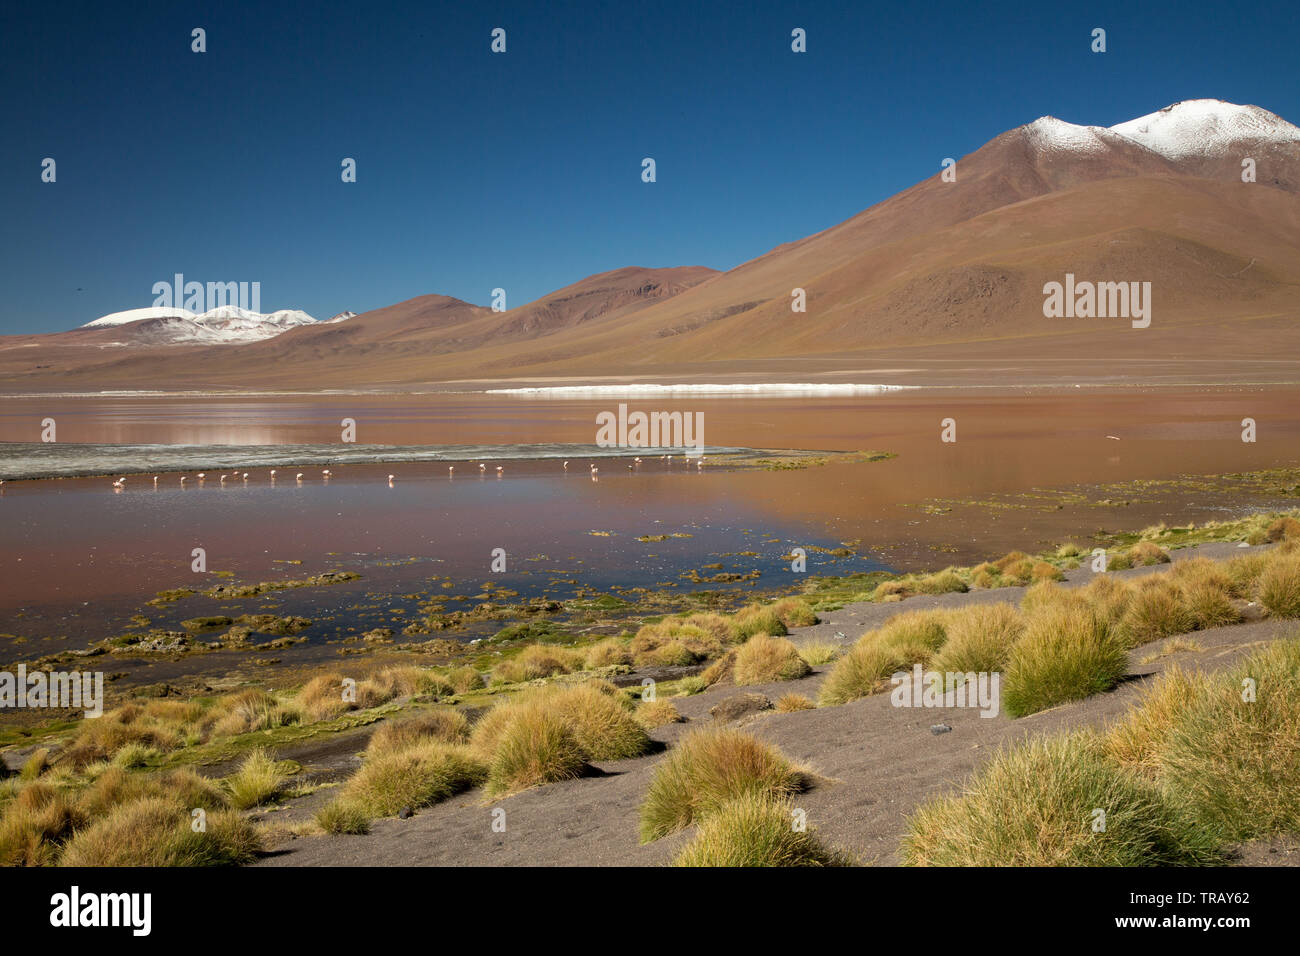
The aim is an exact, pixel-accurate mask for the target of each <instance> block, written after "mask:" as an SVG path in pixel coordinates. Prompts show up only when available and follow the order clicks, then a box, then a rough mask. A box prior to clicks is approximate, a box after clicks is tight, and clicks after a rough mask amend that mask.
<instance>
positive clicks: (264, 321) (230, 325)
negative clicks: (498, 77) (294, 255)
mask: <svg viewBox="0 0 1300 956" xmlns="http://www.w3.org/2000/svg"><path fill="white" fill-rule="evenodd" d="M354 314H355V313H352V312H343V313H340V314H339V315H337V316H335V317H334V318H332V319H329V320H328V321H330V322H340V321H343V320H344V319H349V318H352V316H353V315H354ZM317 324H323V323H317V321H316V320H315V319H314V318H312V317H311V316H310V315H308V314H307V313H306V312H303V311H301V310H298V309H280V310H279V311H276V312H269V313H262V312H252V311H249V310H248V309H242V308H240V307H239V306H235V305H226V306H221V307H219V308H216V309H212V310H210V311H208V312H204V313H202V314H201V315H196V314H195V313H193V312H190V311H189V310H187V309H174V308H164V307H156V306H155V307H150V308H144V309H128V310H127V311H125V312H114V313H112V314H111V315H105V316H101V317H100V318H98V319H95V320H94V321H93V322H87V323H86V324H85V325H83V326H82V328H85V329H98V328H104V327H110V326H111V327H117V328H120V329H121V330H122V332H123V334H124V339H123V341H120V342H114V343H110V344H118V345H236V344H241V343H244V342H260V341H262V340H263V339H269V338H274V337H275V336H277V335H279V334H281V333H282V332H286V331H288V330H289V329H293V328H298V327H300V326H304V325H317Z"/></svg>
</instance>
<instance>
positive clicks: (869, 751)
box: [258, 544, 1300, 866]
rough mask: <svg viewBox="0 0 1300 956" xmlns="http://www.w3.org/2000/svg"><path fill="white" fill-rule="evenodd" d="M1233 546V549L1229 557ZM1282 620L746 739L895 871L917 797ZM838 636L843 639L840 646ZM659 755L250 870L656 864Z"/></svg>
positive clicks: (812, 681) (814, 811) (1073, 575)
mask: <svg viewBox="0 0 1300 956" xmlns="http://www.w3.org/2000/svg"><path fill="white" fill-rule="evenodd" d="M1243 550H1244V549H1243ZM1238 553H1241V551H1239V550H1238V549H1237V548H1236V546H1234V545H1226V544H1225V545H1219V544H1215V545H1206V546H1203V547H1201V548H1198V549H1188V550H1184V551H1180V552H1175V553H1174V555H1173V557H1174V560H1185V559H1186V558H1188V557H1191V556H1193V555H1194V554H1205V555H1208V556H1211V557H1228V556H1231V555H1233V554H1238ZM1158 570H1159V568H1141V569H1133V570H1131V571H1123V572H1116V573H1118V574H1120V575H1122V576H1125V577H1128V576H1136V575H1141V574H1145V573H1152V572H1153V571H1158ZM1068 577H1069V579H1070V580H1069V583H1070V584H1074V585H1078V584H1080V583H1083V582H1086V581H1087V579H1088V578H1089V577H1090V572H1089V571H1088V570H1087V568H1086V566H1085V567H1084V568H1081V569H1079V570H1076V571H1074V572H1070V574H1069V576H1068ZM1023 591H1024V589H1023V588H1005V589H999V590H996V591H979V592H972V593H968V594H948V595H942V596H937V597H918V598H912V599H908V600H907V601H905V602H903V604H902V605H898V604H883V605H881V604H859V605H849V606H846V607H844V608H843V609H842V610H839V611H835V612H831V613H828V614H825V615H823V616H824V618H825V620H824V621H823V622H822V623H821V624H818V625H816V626H814V627H809V628H804V629H801V630H800V631H798V632H797V633H796V634H795V635H794V636H793V639H794V640H795V641H796V642H797V643H798V642H802V641H807V640H811V639H820V640H825V639H834V640H838V641H841V642H842V643H844V644H846V645H847V644H849V643H851V642H852V641H853V640H855V639H856V638H857V637H858V636H860V635H861V634H862V632H863V631H865V630H867V629H869V628H871V627H873V626H875V625H877V624H879V623H881V622H882V621H883V620H884V619H885V618H887V617H889V616H890V615H892V614H895V613H898V611H900V610H902V609H906V610H912V609H919V608H925V607H946V606H957V605H962V604H971V603H976V602H981V603H983V602H996V601H1008V602H1018V601H1019V599H1020V597H1021V596H1022V594H1023ZM1298 630H1300V628H1297V625H1296V623H1295V622H1288V621H1272V620H1265V621H1258V622H1254V623H1249V624H1239V625H1235V626H1232V627H1225V628H1217V629H1214V630H1208V631H1201V632H1198V633H1197V634H1196V635H1195V636H1194V639H1195V641H1196V642H1197V643H1198V644H1199V645H1200V646H1201V648H1202V650H1200V651H1195V652H1191V651H1180V652H1177V653H1174V654H1172V655H1169V656H1166V657H1163V658H1161V659H1159V660H1155V661H1152V662H1151V663H1148V664H1142V663H1140V661H1141V659H1143V658H1145V657H1149V656H1151V655H1152V654H1154V653H1156V652H1157V650H1158V649H1159V644H1158V643H1157V644H1151V645H1147V646H1144V647H1141V648H1138V649H1137V650H1136V651H1135V652H1134V653H1133V655H1132V666H1131V669H1130V677H1129V679H1128V680H1126V681H1125V682H1124V683H1122V684H1121V685H1120V686H1119V687H1117V688H1116V689H1115V690H1113V691H1111V692H1109V693H1105V694H1100V695H1097V696H1095V697H1092V698H1089V699H1088V700H1085V701H1081V702H1078V703H1074V704H1069V705H1064V706H1061V707H1057V708H1054V709H1052V710H1048V711H1044V712H1041V713H1038V714H1034V715H1032V716H1029V717H1024V718H1021V719H1019V720H1012V719H1011V718H1009V717H1007V716H1006V715H1004V714H999V715H998V716H997V717H993V718H983V717H981V716H980V715H979V712H978V711H976V710H972V709H957V708H946V709H926V710H921V709H913V708H895V707H892V706H891V705H890V701H889V695H888V694H877V695H875V696H872V697H868V698H865V699H862V700H858V701H854V702H853V703H850V704H846V705H843V706H839V707H826V708H819V709H816V710H808V711H800V712H796V713H791V714H777V713H773V712H771V711H768V712H766V713H762V714H758V715H752V716H751V717H749V718H745V719H742V721H741V723H742V724H743V725H744V726H745V727H746V729H747V730H748V731H750V732H752V733H754V734H756V735H757V736H759V737H762V738H764V739H766V740H769V741H771V742H772V743H774V744H776V745H777V746H778V747H780V748H781V749H782V750H783V751H784V752H785V753H786V754H787V755H788V756H790V757H791V758H792V759H794V760H795V761H798V762H801V763H804V764H806V765H807V766H808V767H809V768H810V769H811V770H813V771H814V772H815V773H817V774H818V775H820V776H821V777H822V778H825V779H824V780H823V781H822V782H820V783H818V784H817V785H816V786H815V787H814V788H813V789H812V790H811V791H809V792H808V793H806V794H802V795H800V796H799V797H797V798H796V800H795V806H797V807H799V808H802V809H804V810H805V811H806V812H807V814H808V822H809V824H810V826H811V827H813V828H815V829H816V830H818V831H819V833H820V835H821V837H822V838H823V839H825V840H826V841H828V842H830V843H834V844H838V845H839V846H842V847H844V848H846V849H848V850H850V851H851V852H853V853H854V854H855V855H856V856H857V857H858V858H859V860H860V861H861V862H863V863H869V864H870V863H874V864H882V865H890V864H897V863H898V862H899V855H898V851H899V845H900V841H901V839H902V837H903V834H904V832H905V826H906V818H907V816H908V814H909V813H910V812H911V811H912V810H913V808H915V807H916V806H917V804H918V803H920V802H922V801H923V800H925V799H927V798H928V797H931V796H933V795H936V794H942V793H948V792H951V791H952V790H953V789H954V788H955V787H957V786H958V785H959V784H960V782H961V781H962V780H963V779H964V778H965V777H967V776H968V775H969V774H970V773H971V772H972V771H974V770H975V769H976V768H977V767H979V766H980V765H981V764H982V763H983V762H984V761H985V760H986V759H988V757H989V756H991V755H992V753H993V752H995V751H996V749H997V748H999V747H1001V746H1004V745H1007V744H1011V743H1014V742H1017V741H1020V740H1022V739H1024V738H1026V737H1029V736H1030V735H1039V734H1048V733H1053V732H1060V731H1065V730H1070V729H1074V728H1078V727H1083V726H1092V727H1100V726H1103V725H1105V724H1106V723H1108V722H1111V721H1113V720H1115V719H1116V718H1118V717H1120V716H1121V715H1122V714H1123V713H1124V712H1125V711H1126V710H1128V708H1129V707H1130V706H1131V705H1132V704H1133V703H1134V702H1135V701H1137V700H1138V699H1139V697H1140V695H1141V694H1142V692H1143V689H1144V688H1145V687H1146V686H1148V685H1149V683H1150V680H1151V678H1152V677H1153V675H1155V674H1157V673H1159V672H1160V671H1161V670H1162V669H1163V668H1164V667H1165V666H1167V665H1168V664H1169V663H1171V662H1175V661H1176V662H1178V663H1179V664H1182V665H1183V666H1190V665H1195V666H1198V667H1201V668H1203V669H1206V670H1217V669H1219V668H1222V667H1225V666H1228V665H1230V664H1232V663H1234V662H1235V661H1236V660H1238V659H1239V658H1240V657H1242V656H1244V655H1245V654H1247V653H1249V652H1250V650H1252V649H1253V648H1255V647H1257V646H1258V645H1259V644H1260V643H1262V642H1266V641H1269V640H1273V639H1276V638H1278V637H1283V636H1291V635H1293V634H1295V633H1297V631H1298ZM840 635H842V637H841V636H840ZM827 669H828V668H827V667H819V668H817V669H816V670H815V672H814V673H813V674H811V675H810V676H808V677H807V678H804V679H802V680H798V681H786V682H782V683H778V684H771V685H762V686H756V687H746V688H735V687H731V686H726V687H715V688H712V689H710V690H709V691H707V692H705V693H702V694H699V695H696V696H693V697H685V698H674V699H673V702H674V704H676V705H677V708H678V710H680V711H681V713H682V715H683V716H685V717H686V718H687V722H686V723H681V724H673V725H669V726H667V727H663V728H660V729H659V730H656V731H654V732H653V734H652V736H653V737H654V738H655V739H656V740H657V741H660V742H662V743H664V744H667V745H669V746H671V745H672V743H673V742H674V741H675V740H676V739H677V738H678V737H680V736H681V735H682V734H684V733H686V732H687V731H688V730H690V729H691V728H692V727H697V726H701V725H704V724H708V723H711V722H712V718H711V717H710V716H709V713H708V712H709V709H710V708H711V707H713V706H714V705H715V704H717V703H718V702H719V701H720V700H723V699H724V698H727V697H730V696H733V695H735V694H737V693H751V692H752V693H760V694H765V695H767V696H768V697H770V698H772V699H773V700H775V699H776V698H777V697H779V696H780V695H781V694H784V693H787V692H791V691H793V692H797V693H802V694H806V695H807V696H809V697H813V698H815V697H816V692H817V688H818V686H819V684H820V683H821V681H822V680H823V679H824V677H825V673H826V671H827ZM938 723H943V724H946V725H948V726H949V727H951V728H952V730H951V732H948V733H942V734H939V735H935V734H932V733H931V730H930V728H931V726H932V725H935V724H938ZM372 729H373V728H368V729H366V730H363V731H359V732H356V733H354V734H352V735H350V736H349V737H346V738H333V739H331V740H330V741H327V742H323V743H321V744H317V745H314V749H304V750H302V751H298V752H286V753H284V754H283V755H282V756H286V757H293V758H294V759H296V760H298V761H299V762H301V763H302V764H303V765H304V767H305V770H306V772H307V773H309V774H311V775H313V776H312V778H313V779H319V780H330V779H341V778H342V777H344V776H346V774H347V773H348V772H350V771H351V770H352V769H354V768H355V767H356V766H358V765H359V759H358V754H359V753H360V752H361V751H362V750H363V749H364V747H365V743H366V738H367V736H368V733H369V732H370V730H372ZM662 757H663V753H662V751H661V752H659V753H654V754H651V755H648V756H645V757H641V758H639V759H636V760H624V761H618V762H614V763H606V764H601V765H599V768H598V769H599V770H600V771H601V772H602V774H603V775H601V776H592V777H587V778H583V779H579V780H573V781H569V782H565V783H558V784H552V785H549V786H545V787H540V788H537V789H534V790H530V791H527V792H524V793H520V794H516V795H514V796H511V797H508V798H505V799H501V800H497V801H495V802H492V803H486V802H485V801H484V797H483V795H482V793H481V792H471V793H468V794H463V795H461V796H459V797H456V798H453V799H451V800H448V801H446V802H445V803H442V804H439V805H437V806H434V807H430V808H427V809H423V810H420V811H419V812H417V813H416V814H415V815H414V816H412V817H410V818H409V819H406V820H398V819H386V820H379V821H376V823H375V824H374V826H373V829H372V831H371V832H370V833H369V834H367V835H365V836H309V837H299V838H297V839H287V840H286V841H285V842H284V843H282V844H281V845H280V846H279V847H278V848H277V850H276V851H275V852H273V853H272V854H271V855H270V856H268V857H267V858H265V859H264V860H262V861H261V862H260V863H259V864H258V865H263V866H321V865H325V866H338V865H360V866H393V865H398V866H431V865H437V866H453V865H462V866H463V865H489V866H503V865H524V866H557V865H558V866H608V865H638V866H643V865H650V866H653V865H662V864H666V863H668V862H670V861H671V859H672V858H673V856H674V855H675V853H676V851H677V850H678V849H680V848H681V846H683V845H684V844H685V843H686V842H687V841H688V840H689V839H690V836H691V833H692V831H690V830H687V831H684V832H682V833H677V834H674V835H672V836H669V837H666V838H664V839H661V840H658V841H656V842H655V843H652V844H650V845H647V846H640V845H638V843H637V807H638V805H639V804H640V802H641V800H642V799H643V798H644V796H645V793H646V790H647V788H648V787H649V784H650V779H651V776H652V774H653V771H654V768H655V765H656V764H657V763H658V761H659V760H661V759H662ZM333 795H334V792H333V789H332V788H325V789H322V790H320V791H318V792H316V793H314V794H312V795H311V796H309V797H306V798H303V799H302V800H299V801H295V802H293V803H292V804H291V805H289V806H287V807H285V808H284V809H280V810H273V811H270V812H267V813H265V814H263V815H262V818H263V819H265V820H267V821H268V822H280V823H286V824H288V823H294V822H301V821H304V820H305V819H307V818H308V817H309V816H310V815H311V813H313V812H314V811H315V809H316V808H317V807H319V806H320V805H321V804H323V803H325V802H327V801H329V800H331V799H333ZM498 807H499V808H501V809H504V810H505V814H506V816H505V820H506V829H505V832H493V830H492V821H493V815H492V811H493V809H494V808H498ZM1238 858H1239V861H1240V862H1242V863H1249V864H1253V865H1270V864H1271V865H1287V864H1290V865H1296V864H1297V863H1300V844H1297V841H1295V840H1285V839H1279V840H1271V841H1261V842H1259V843H1256V844H1251V845H1249V846H1247V847H1243V848H1241V850H1240V852H1239V857H1238Z"/></svg>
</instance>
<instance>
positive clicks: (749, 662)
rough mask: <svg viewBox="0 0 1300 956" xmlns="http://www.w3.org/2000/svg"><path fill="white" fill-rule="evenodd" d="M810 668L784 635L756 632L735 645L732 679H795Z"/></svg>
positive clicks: (751, 681)
mask: <svg viewBox="0 0 1300 956" xmlns="http://www.w3.org/2000/svg"><path fill="white" fill-rule="evenodd" d="M811 672H812V668H811V667H809V666H808V662H807V661H805V660H804V659H803V658H802V657H800V656H799V650H798V648H796V647H795V646H794V644H793V643H791V642H790V641H788V640H786V639H785V638H783V637H769V636H768V635H766V634H755V635H754V636H753V637H751V638H750V639H749V640H748V641H746V642H745V643H744V644H742V645H741V646H740V647H738V648H736V659H735V665H734V669H733V671H732V680H733V681H735V683H736V685H737V686H746V685H750V684H770V683H774V682H776V681H786V680H798V679H799V678H800V677H805V676H807V675H808V674H810V673H811Z"/></svg>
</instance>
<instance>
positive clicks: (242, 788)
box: [226, 747, 287, 810]
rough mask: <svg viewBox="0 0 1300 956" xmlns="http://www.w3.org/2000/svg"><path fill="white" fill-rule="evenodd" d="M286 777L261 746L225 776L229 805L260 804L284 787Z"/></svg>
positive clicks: (244, 808) (253, 805)
mask: <svg viewBox="0 0 1300 956" xmlns="http://www.w3.org/2000/svg"><path fill="white" fill-rule="evenodd" d="M286 779H287V777H286V775H285V773H284V771H283V770H282V769H281V768H280V765H279V764H278V763H276V761H275V759H274V758H273V757H272V756H271V754H270V753H268V752H267V751H266V750H264V749H263V748H261V747H259V748H258V749H256V750H254V751H252V752H251V753H250V754H249V755H248V756H247V757H245V758H244V762H243V763H242V764H240V767H239V769H238V770H237V771H235V772H234V773H232V774H231V775H230V776H228V777H227V778H226V790H227V791H228V792H229V793H230V805H231V806H233V807H234V808H235V809H236V810H247V809H249V808H250V807H257V806H261V805H262V804H263V803H266V801H268V800H270V799H272V798H273V797H275V796H276V795H278V794H279V793H280V791H281V790H282V789H283V788H284V782H285V780H286Z"/></svg>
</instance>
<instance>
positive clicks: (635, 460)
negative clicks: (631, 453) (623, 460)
mask: <svg viewBox="0 0 1300 956" xmlns="http://www.w3.org/2000/svg"><path fill="white" fill-rule="evenodd" d="M632 460H633V461H634V462H636V463H637V464H638V465H639V464H641V459H640V458H633V459H632Z"/></svg>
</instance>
